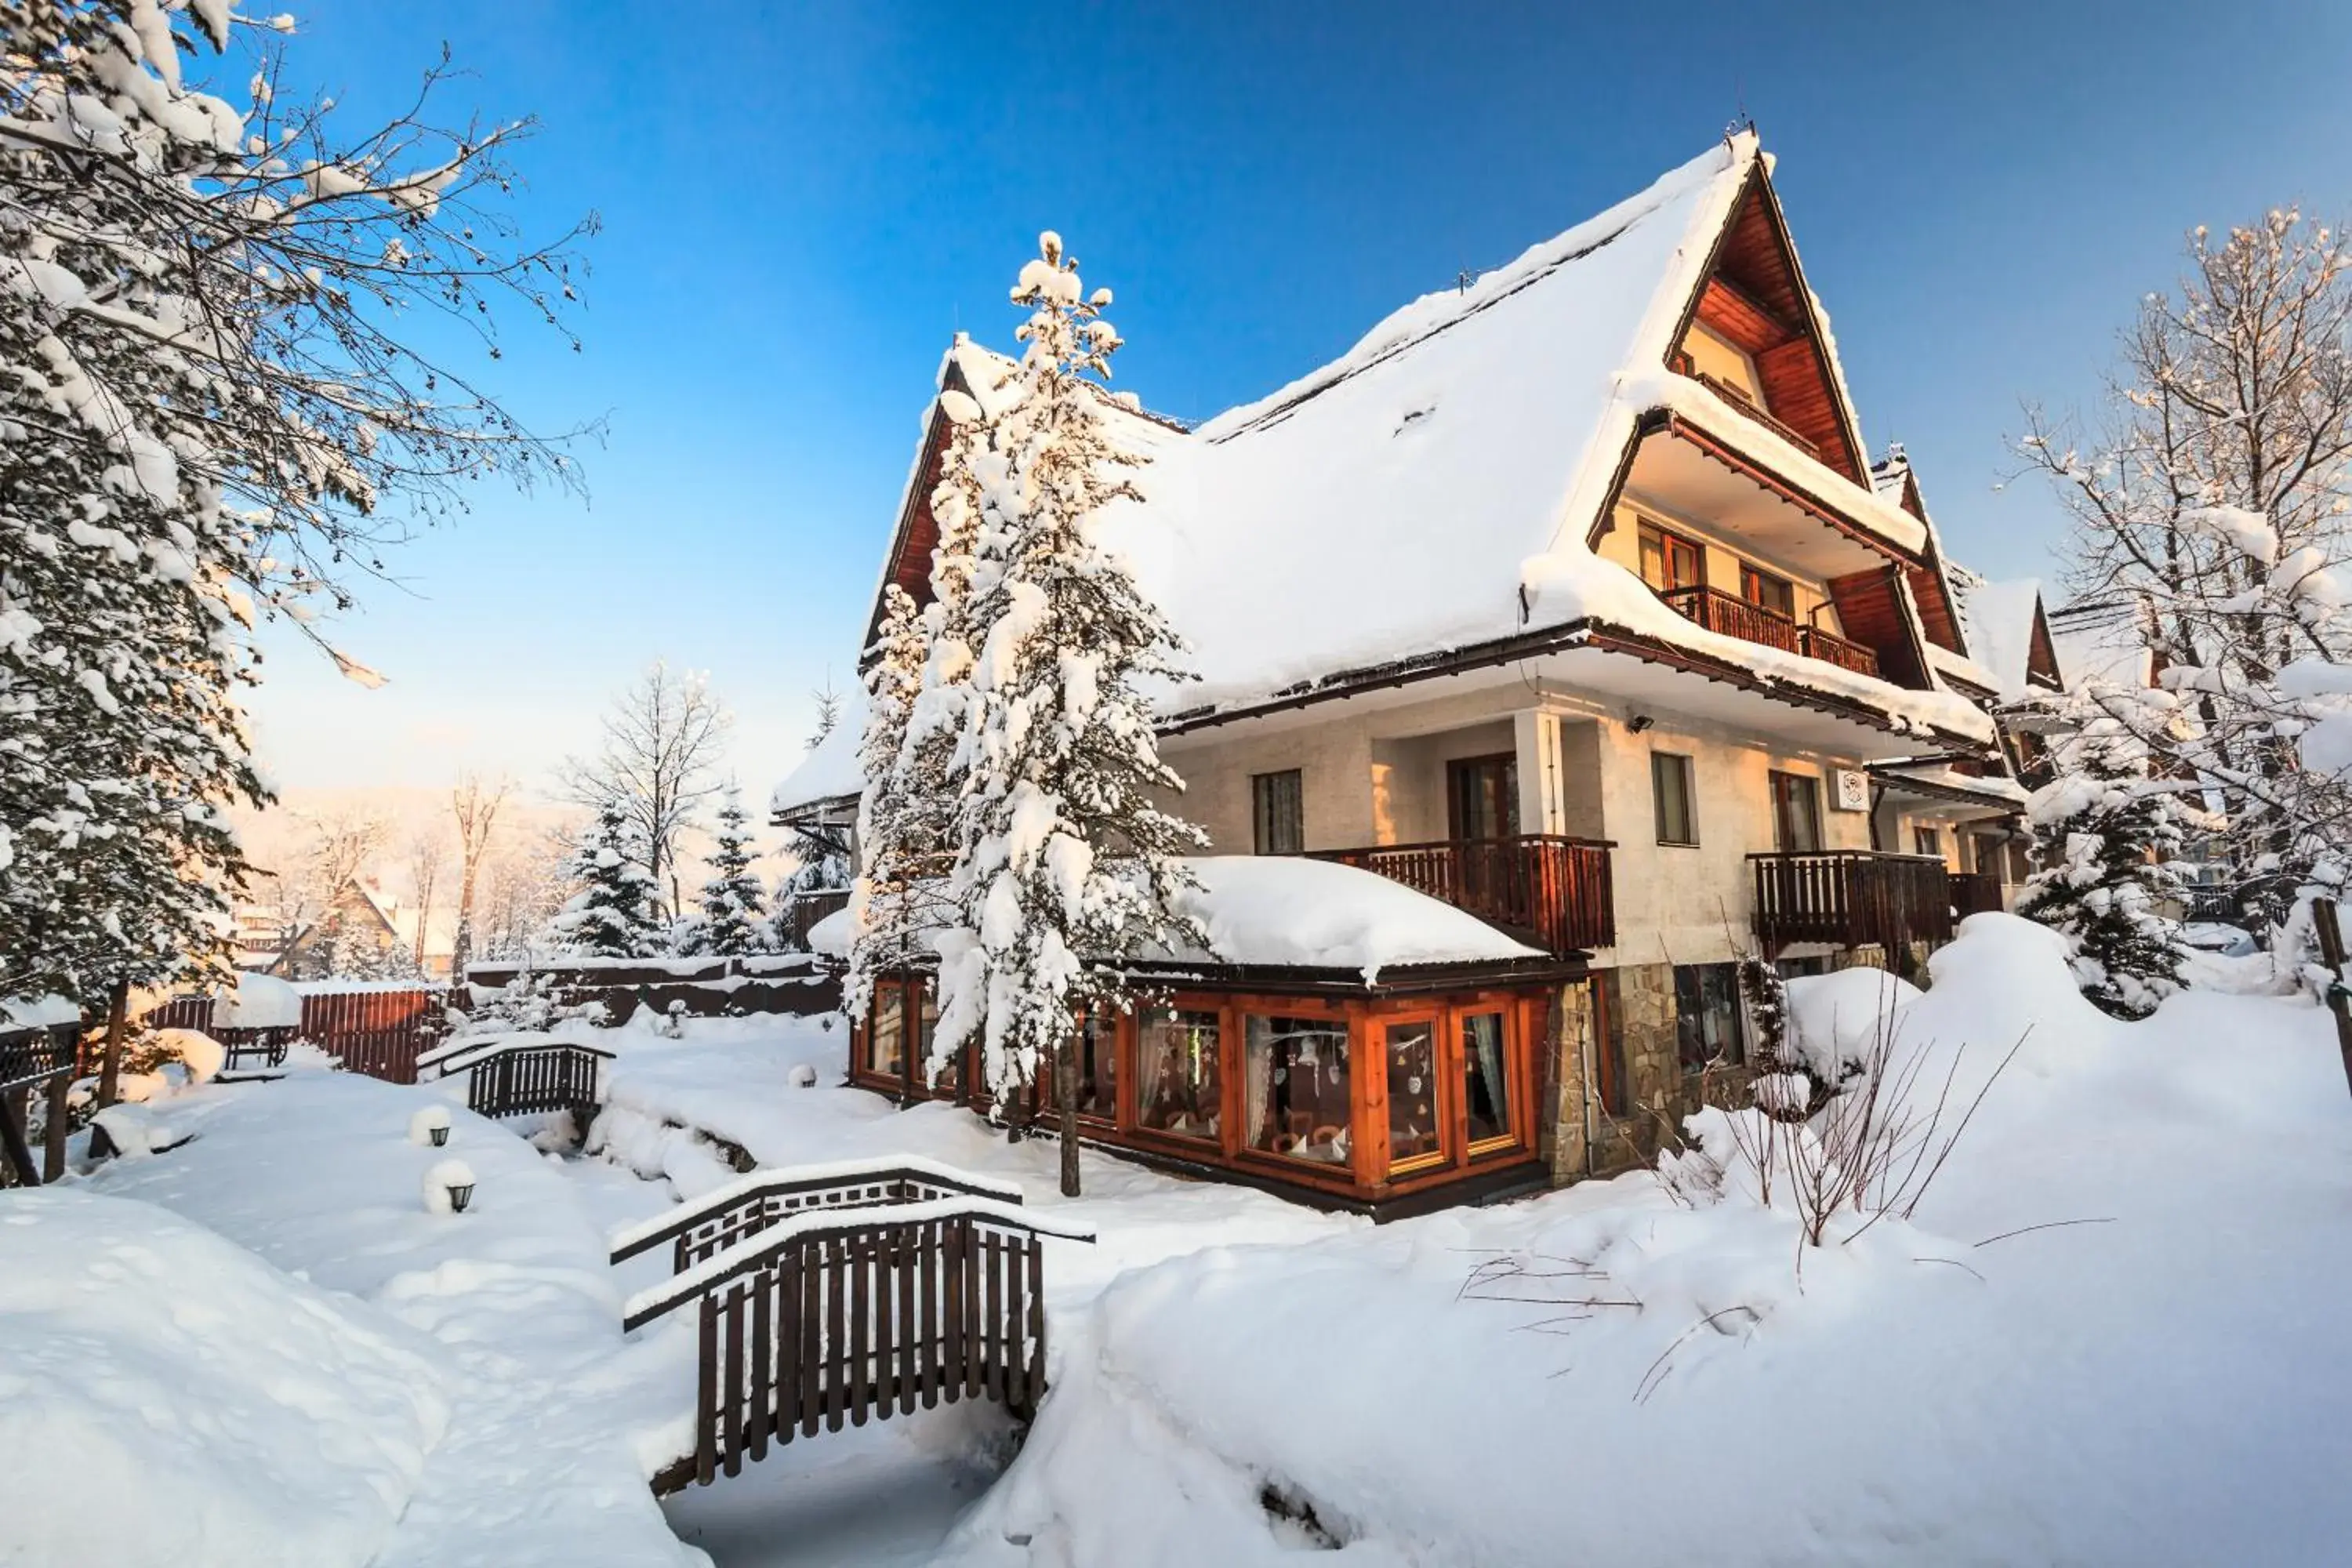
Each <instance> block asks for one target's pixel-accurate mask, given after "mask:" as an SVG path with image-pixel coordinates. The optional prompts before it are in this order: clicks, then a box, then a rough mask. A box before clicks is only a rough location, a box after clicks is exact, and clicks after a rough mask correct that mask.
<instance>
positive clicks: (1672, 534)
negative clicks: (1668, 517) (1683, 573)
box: [1633, 513, 1706, 594]
mask: <svg viewBox="0 0 2352 1568" xmlns="http://www.w3.org/2000/svg"><path fill="white" fill-rule="evenodd" d="M1635 518H1636V522H1637V526H1636V527H1635V529H1634V531H1633V559H1634V570H1635V571H1636V573H1637V574H1639V575H1640V576H1641V579H1642V581H1643V583H1645V584H1648V585H1649V588H1650V591H1651V592H1652V593H1654V594H1670V593H1673V592H1674V591H1675V590H1676V589H1678V588H1704V587H1706V545H1705V544H1704V543H1702V542H1699V541H1698V540H1696V539H1693V538H1692V537H1691V536H1690V535H1689V534H1686V533H1677V532H1676V531H1674V530H1673V529H1671V528H1668V527H1667V526H1666V525H1665V524H1664V523H1662V522H1654V521H1651V520H1650V519H1648V518H1646V517H1642V516H1641V515H1640V514H1639V513H1636V514H1635ZM1652 540H1656V541H1657V542H1658V562H1659V573H1658V574H1659V575H1660V576H1661V577H1664V576H1666V575H1667V571H1666V567H1667V565H1668V564H1669V563H1671V562H1672V560H1673V558H1674V548H1673V547H1674V546H1676V545H1680V546H1681V547H1682V548H1683V549H1685V550H1687V551H1689V552H1691V557H1692V559H1693V561H1695V562H1696V564H1697V567H1698V575H1697V576H1696V578H1694V579H1692V580H1691V581H1690V582H1687V583H1652V582H1650V574H1649V572H1648V570H1647V568H1648V564H1649V547H1650V542H1651V541H1652Z"/></svg>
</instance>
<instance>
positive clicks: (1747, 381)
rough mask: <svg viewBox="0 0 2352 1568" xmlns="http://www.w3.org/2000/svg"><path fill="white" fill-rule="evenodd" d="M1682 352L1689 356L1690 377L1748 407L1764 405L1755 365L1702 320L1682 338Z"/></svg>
mask: <svg viewBox="0 0 2352 1568" xmlns="http://www.w3.org/2000/svg"><path fill="white" fill-rule="evenodd" d="M1683 352H1684V353H1686V354H1688V355H1689V356H1690V363H1691V373H1692V374H1694V375H1696V376H1698V377H1700V378H1701V379H1703V380H1705V381H1707V382H1710V383H1712V384H1714V385H1715V386H1716V388H1717V390H1718V391H1721V392H1727V393H1728V394H1730V395H1731V396H1732V397H1733V398H1734V399H1736V400H1738V401H1739V402H1743V403H1746V404H1748V405H1749V406H1750V407H1754V408H1761V407H1763V406H1764V383H1763V380H1762V379H1761V378H1760V377H1759V376H1758V375H1757V374H1756V362H1755V361H1754V360H1752V359H1750V358H1748V355H1747V353H1744V352H1743V351H1742V350H1741V349H1740V347H1739V345H1738V343H1735V342H1732V341H1731V340H1730V339H1729V338H1727V337H1725V336H1724V335H1723V334H1722V333H1720V332H1718V331H1716V330H1715V329H1714V328H1712V327H1710V326H1708V325H1707V324H1706V322H1705V321H1693V322H1692V323H1691V329H1690V331H1689V332H1688V333H1686V334H1685V336H1684V338H1683Z"/></svg>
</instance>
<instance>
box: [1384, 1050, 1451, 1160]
mask: <svg viewBox="0 0 2352 1568" xmlns="http://www.w3.org/2000/svg"><path fill="white" fill-rule="evenodd" d="M1385 1033H1386V1035H1387V1038H1388V1056H1389V1169H1391V1171H1396V1170H1403V1169H1407V1168H1409V1167H1412V1166H1414V1165H1426V1164H1432V1163H1436V1162H1438V1161H1441V1160H1443V1159H1444V1156H1445V1136H1444V1126H1443V1124H1442V1123H1441V1122H1440V1121H1439V1120H1438V1118H1439V1116H1440V1114H1441V1112H1440V1109H1439V1107H1440V1103H1441V1102H1440V1100H1439V1098H1438V1093H1437V1025H1436V1023H1435V1022H1434V1021H1433V1020H1430V1019H1417V1020H1415V1021H1413V1022H1412V1023H1396V1024H1391V1025H1389V1026H1388V1027H1387V1029H1386V1031H1385Z"/></svg>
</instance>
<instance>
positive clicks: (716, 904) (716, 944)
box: [693, 784, 768, 958]
mask: <svg viewBox="0 0 2352 1568" xmlns="http://www.w3.org/2000/svg"><path fill="white" fill-rule="evenodd" d="M750 821H751V818H750V817H749V816H748V815H746V813H745V812H744V810H743V796H742V793H741V792H740V790H738V789H737V788H736V786H735V785H733V784H729V785H728V786H727V788H726V791H725V793H724V795H722V796H721V797H720V799H719V830H718V832H716V833H715V834H713V835H712V836H711V839H712V842H711V850H710V854H709V857H708V859H709V866H710V879H709V881H707V882H705V883H703V884H702V910H701V917H702V918H701V919H700V921H698V922H697V924H696V926H695V930H694V942H693V951H694V952H710V953H719V954H723V955H725V956H727V957H730V958H733V957H740V956H741V955H742V954H744V953H749V952H766V951H767V947H768V928H767V923H766V916H765V914H764V912H763V910H762V906H763V905H764V904H765V903H766V902H767V890H766V889H763V888H761V886H760V879H759V876H758V874H757V873H756V872H754V871H753V870H752V869H751V861H752V858H753V851H752V849H751V830H750V827H749V823H750Z"/></svg>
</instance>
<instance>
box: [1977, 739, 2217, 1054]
mask: <svg viewBox="0 0 2352 1568" xmlns="http://www.w3.org/2000/svg"><path fill="white" fill-rule="evenodd" d="M2052 760H2053V764H2054V766H2055V769H2056V773H2055V775H2054V776H2053V778H2052V779H2051V781H2050V782H2049V783H2048V784H2044V785H2042V787H2041V788H2040V789H2038V790H2036V791H2034V793H2033V798H2032V801H2031V802H2030V803H2029V804H2028V805H2027V807H2026V820H2027V822H2028V823H2029V824H2030V825H2031V826H2032V830H2033V837H2034V858H2035V861H2036V863H2037V864H2038V865H2039V867H2040V869H2038V870H2036V871H2035V872H2034V873H2033V875H2032V877H2031V878H2030V879H2028V880H2027V882H2026V889H2025V894H2024V897H2023V898H2022V899H2021V900H2020V901H2019V903H2018V906H2017V912H2018V913H2019V914H2021V915H2023V916H2025V917H2026V918H2027V919H2028V920H2032V921H2040V922H2041V923H2042V924H2043V925H2046V926H2048V927H2050V928H2051V929H2052V930H2053V931H2058V932H2059V933H2060V934H2061V935H2063V936H2064V937H2065V938H2066V941H2067V944H2068V946H2069V947H2070V948H2071V949H2072V950H2073V963H2074V976H2075V980H2076V982H2077V984H2080V985H2081V986H2082V988H2083V994H2084V995H2085V996H2087V997H2089V998H2090V999H2091V1000H2092V1001H2093V1002H2094V1003H2095V1004H2096V1005H2098V1006H2099V1007H2100V1008H2101V1009H2102V1010H2104V1011H2105V1012H2108V1013H2112V1014H2114V1015H2115V1016H2116V1017H2118V1018H2144V1017H2146V1016H2147V1015H2148V1014H2150V1013H2153V1012H2154V1011H2156V1007H2157V1004H2158V1003H2159V1002H2161V1001H2163V1000H2164V998H2165V997H2167V996H2168V995H2170V994H2172V993H2173V992H2175V991H2177V990H2179V987H2180V980H2179V973H2180V953H2179V947H2178V946H2177V939H2178V935H2179V932H2178V931H2177V929H2176V927H2175V924H2174V922H2173V921H2170V920H2168V919H2167V918H2165V917H2164V916H2163V915H2162V914H2160V913H2159V912H2158V908H2157V906H2158V903H2159V902H2161V901H2162V900H2165V899H2166V898H2168V897H2169V896H2171V895H2173V894H2174V893H2176V892H2177V891H2178V886H2179V882H2178V878H2177V876H2176V874H2175V872H2174V871H2173V869H2172V864H2173V862H2174V861H2175V860H2177V859H2178V858H2179V854H2180V845H2181V829H2180V821H2179V816H2180V807H2179V799H2178V795H2177V793H2176V792H2175V790H2173V789H2172V788H2168V787H2167V785H2166V784H2165V782H2164V781H2162V780H2159V779H2155V778H2151V777H2150V776H2149V773H2148V754H2147V747H2145V746H2144V745H2142V744H2141V743H2140V742H2139V741H2138V740H2137V738H2135V737H2134V736H2133V735H2132V734H2131V733H2130V731H2127V730H2126V729H2125V728H2124V726H2123V725H2121V724H2119V723H2117V722H2116V721H2115V720H2113V719H2111V718H2109V717H2107V716H2106V715H2105V714H2104V713H2101V712H2099V711H2097V710H2096V709H2095V708H2092V709H2088V710H2087V711H2086V712H2085V713H2084V718H2083V720H2082V725H2081V728H2080V729H2079V730H2077V731H2075V732H2074V733H2073V734H2070V735H2066V736H2064V737H2063V738H2062V739H2060V740H2059V742H2057V744H2056V745H2055V746H2054V747H2053V752H2052Z"/></svg>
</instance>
